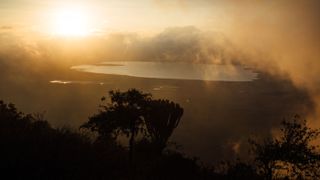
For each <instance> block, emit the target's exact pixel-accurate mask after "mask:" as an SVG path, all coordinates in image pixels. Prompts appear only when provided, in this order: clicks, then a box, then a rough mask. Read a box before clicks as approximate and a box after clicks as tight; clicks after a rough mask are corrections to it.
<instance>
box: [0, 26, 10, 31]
mask: <svg viewBox="0 0 320 180" xmlns="http://www.w3.org/2000/svg"><path fill="white" fill-rule="evenodd" d="M0 29H1V30H11V29H13V27H12V26H1V27H0Z"/></svg>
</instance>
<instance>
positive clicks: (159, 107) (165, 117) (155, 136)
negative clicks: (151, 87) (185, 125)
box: [144, 100, 183, 154]
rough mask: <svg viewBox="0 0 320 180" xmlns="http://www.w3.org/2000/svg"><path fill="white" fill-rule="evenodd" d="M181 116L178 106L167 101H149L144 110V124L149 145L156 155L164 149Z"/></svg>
mask: <svg viewBox="0 0 320 180" xmlns="http://www.w3.org/2000/svg"><path fill="white" fill-rule="evenodd" d="M182 115H183V109H182V108H181V107H180V105H179V104H176V103H174V102H170V101H169V100H151V101H149V102H148V103H147V107H146V108H145V115H144V119H145V123H146V127H147V131H148V134H149V137H150V144H151V145H152V147H154V148H155V151H156V153H157V154H161V152H162V151H163V149H164V148H165V147H166V145H167V142H168V139H169V137H170V136H171V135H172V133H173V130H174V129H175V128H176V127H177V126H178V124H179V122H180V119H181V117H182Z"/></svg>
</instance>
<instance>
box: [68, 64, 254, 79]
mask: <svg viewBox="0 0 320 180" xmlns="http://www.w3.org/2000/svg"><path fill="white" fill-rule="evenodd" d="M71 69H73V70H78V71H83V72H91V73H99V74H113V75H125V76H131V77H143V78H155V79H181V80H204V81H253V80H255V79H257V73H255V72H253V71H252V70H250V69H247V68H244V67H243V66H239V65H217V64H192V63H182V62H174V63H173V62H139V61H131V62H129V61H127V62H105V63H101V64H96V65H79V66H73V67H71Z"/></svg>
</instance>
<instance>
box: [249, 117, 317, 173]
mask: <svg viewBox="0 0 320 180" xmlns="http://www.w3.org/2000/svg"><path fill="white" fill-rule="evenodd" d="M280 130H281V136H280V137H278V138H268V139H265V140H264V141H263V142H260V143H259V142H257V141H256V140H250V141H249V142H250V143H251V145H252V150H253V153H254V154H255V161H256V162H257V163H258V166H259V168H260V169H259V170H260V173H261V174H263V175H264V177H266V179H273V178H276V177H278V176H279V177H286V178H290V179H291V178H294V179H296V178H303V179H305V178H311V179H316V178H319V177H320V176H319V172H318V171H319V170H318V168H319V160H320V159H319V158H320V155H319V153H318V152H317V151H316V146H313V145H311V144H310V142H311V141H312V140H314V139H316V138H317V137H318V136H319V132H320V131H319V130H318V129H316V130H314V129H311V128H309V127H307V125H306V121H305V120H301V119H300V118H299V117H298V116H295V117H294V118H293V120H292V121H283V122H282V128H281V129H280Z"/></svg>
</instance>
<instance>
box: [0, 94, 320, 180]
mask: <svg viewBox="0 0 320 180" xmlns="http://www.w3.org/2000/svg"><path fill="white" fill-rule="evenodd" d="M109 95H110V101H107V102H106V103H105V104H104V105H101V108H100V109H99V111H98V113H96V114H94V115H93V116H91V117H90V118H89V120H88V121H87V122H86V123H84V124H83V125H82V126H81V127H80V128H79V130H71V129H68V128H53V127H51V126H50V124H49V123H48V122H47V121H45V120H44V119H43V117H42V116H41V115H30V114H23V113H21V112H19V111H18V110H17V109H16V108H15V106H14V105H13V104H6V103H4V102H2V101H0V147H1V148H0V159H1V161H0V169H1V172H2V173H1V175H0V176H3V177H7V175H9V176H8V177H10V179H30V178H33V179H288V178H289V179H306V178H308V179H316V178H319V177H320V174H319V165H320V164H319V162H320V161H319V160H320V159H319V158H320V156H319V152H318V151H317V147H316V146H312V145H311V144H310V142H311V141H312V140H314V139H316V138H317V137H318V136H319V130H313V129H310V128H309V127H307V125H306V121H304V120H301V119H300V118H299V117H298V116H296V117H294V118H293V119H292V120H290V121H284V122H283V123H282V129H281V134H280V135H279V136H278V137H275V138H267V139H262V140H259V139H250V140H249V143H250V144H251V156H252V160H251V161H246V162H242V161H240V160H238V161H236V162H233V163H232V162H228V163H221V164H216V165H214V166H213V167H206V166H204V165H201V164H200V163H199V162H197V160H195V159H192V158H189V157H186V156H185V155H184V154H183V153H181V152H178V151H176V150H175V149H173V148H169V147H168V140H169V138H170V136H171V134H172V133H173V131H174V129H175V128H176V127H177V126H178V124H179V122H180V120H181V117H182V116H183V108H182V107H180V105H179V104H176V103H174V102H171V101H169V100H161V99H153V98H152V95H151V94H147V93H143V92H140V91H138V90H135V89H131V90H128V91H126V92H119V91H111V92H110V94H109ZM102 100H103V101H106V100H107V99H106V98H102ZM120 141H121V142H122V143H120Z"/></svg>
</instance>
